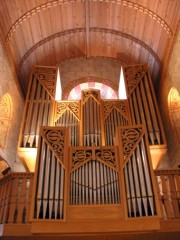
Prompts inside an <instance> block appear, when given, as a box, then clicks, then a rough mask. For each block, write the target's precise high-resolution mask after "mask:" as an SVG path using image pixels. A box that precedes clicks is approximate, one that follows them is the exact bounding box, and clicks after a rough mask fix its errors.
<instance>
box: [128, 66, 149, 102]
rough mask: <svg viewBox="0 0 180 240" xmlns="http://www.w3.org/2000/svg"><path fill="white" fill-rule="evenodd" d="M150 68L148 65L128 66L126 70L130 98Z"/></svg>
mask: <svg viewBox="0 0 180 240" xmlns="http://www.w3.org/2000/svg"><path fill="white" fill-rule="evenodd" d="M147 70H148V68H147V66H146V65H136V66H128V67H125V68H124V74H125V76H124V77H125V81H126V86H127V95H128V97H129V96H130V95H131V94H132V92H133V91H134V89H135V88H136V86H137V85H138V84H139V82H140V81H141V80H142V78H143V76H144V75H145V74H146V72H147Z"/></svg>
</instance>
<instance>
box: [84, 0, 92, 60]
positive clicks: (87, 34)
mask: <svg viewBox="0 0 180 240" xmlns="http://www.w3.org/2000/svg"><path fill="white" fill-rule="evenodd" d="M89 11H90V7H89V1H85V19H86V56H87V58H89V57H90V56H91V52H90V32H89V31H90V12H89Z"/></svg>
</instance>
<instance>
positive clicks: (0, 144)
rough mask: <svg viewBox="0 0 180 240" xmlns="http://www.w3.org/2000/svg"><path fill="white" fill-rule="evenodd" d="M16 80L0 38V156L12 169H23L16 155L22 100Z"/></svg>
mask: <svg viewBox="0 0 180 240" xmlns="http://www.w3.org/2000/svg"><path fill="white" fill-rule="evenodd" d="M16 82H17V79H16V76H15V71H14V70H13V67H12V66H11V63H10V60H9V59H8V55H7V54H6V50H5V48H4V45H3V43H2V40H1V38H0V135H1V137H0V158H1V159H4V160H5V161H6V162H7V163H8V164H9V165H10V167H11V169H12V170H13V171H23V170H24V167H23V165H22V164H21V162H20V160H19V158H18V157H17V145H18V139H19V131H20V124H21V118H22V112H23V106H24V103H23V102H24V101H23V97H22V96H21V94H20V93H19V90H18V88H17V85H16Z"/></svg>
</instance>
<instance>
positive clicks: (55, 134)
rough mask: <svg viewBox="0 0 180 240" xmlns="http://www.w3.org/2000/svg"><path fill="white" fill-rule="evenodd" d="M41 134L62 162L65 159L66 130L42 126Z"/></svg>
mask: <svg viewBox="0 0 180 240" xmlns="http://www.w3.org/2000/svg"><path fill="white" fill-rule="evenodd" d="M41 135H42V137H43V138H44V139H45V140H46V142H47V143H48V145H49V147H50V148H51V149H52V151H53V152H54V154H55V155H56V157H57V158H58V159H60V161H61V162H63V159H64V145H65V130H62V129H54V130H52V129H48V128H46V127H43V128H41Z"/></svg>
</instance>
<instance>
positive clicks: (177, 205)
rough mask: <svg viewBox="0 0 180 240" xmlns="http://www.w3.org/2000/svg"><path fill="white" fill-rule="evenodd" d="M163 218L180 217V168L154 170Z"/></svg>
mask: <svg viewBox="0 0 180 240" xmlns="http://www.w3.org/2000/svg"><path fill="white" fill-rule="evenodd" d="M154 173H155V176H156V179H157V185H158V195H159V202H160V208H161V214H162V218H164V219H177V218H180V169H164V170H155V171H154Z"/></svg>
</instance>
